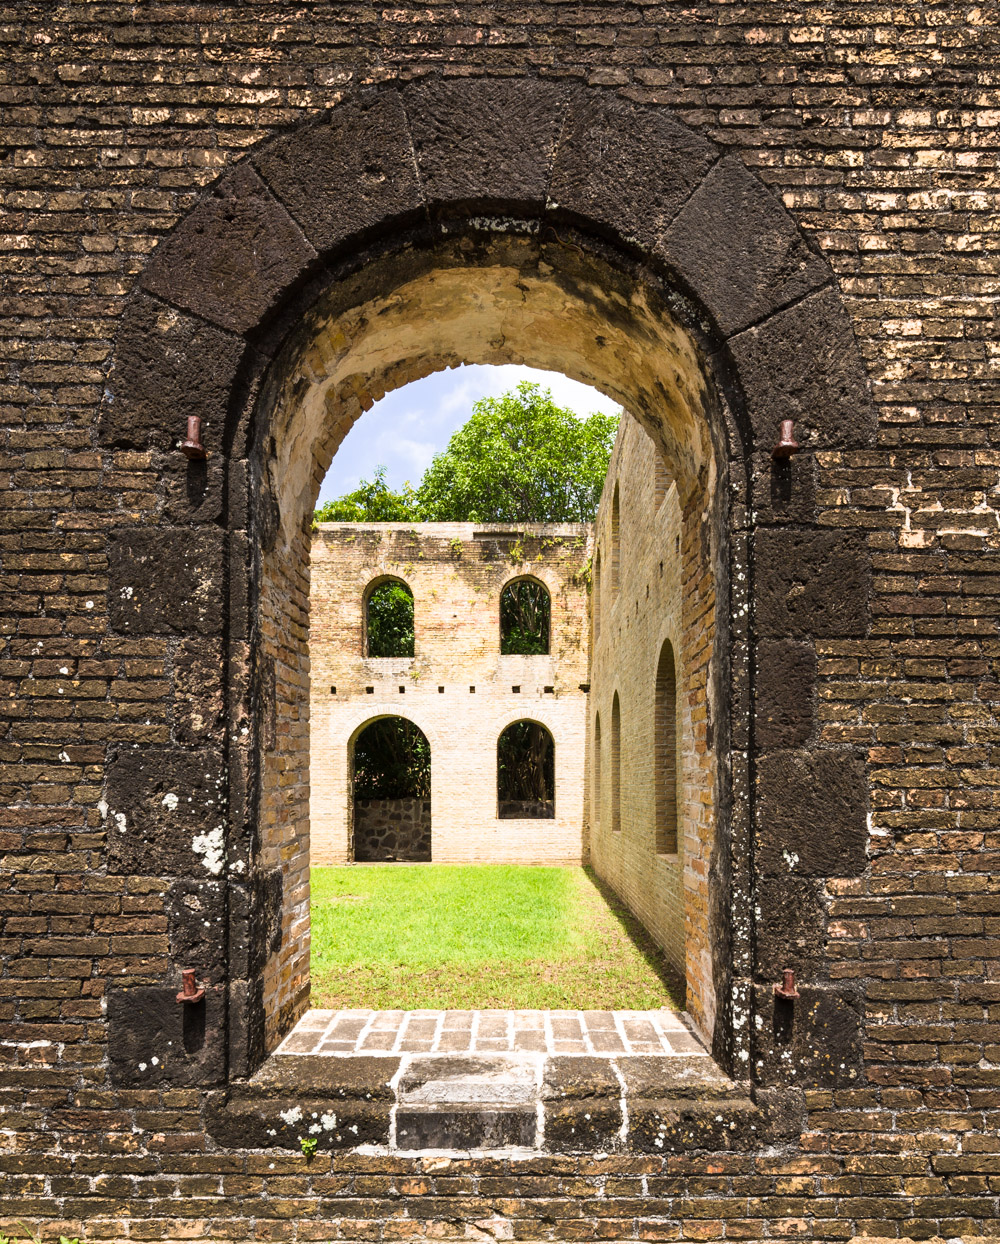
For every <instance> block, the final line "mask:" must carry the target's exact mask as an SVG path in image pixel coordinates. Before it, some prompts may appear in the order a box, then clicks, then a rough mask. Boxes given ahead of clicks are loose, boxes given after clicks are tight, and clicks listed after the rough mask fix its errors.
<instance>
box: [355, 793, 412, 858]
mask: <svg viewBox="0 0 1000 1244" xmlns="http://www.w3.org/2000/svg"><path fill="white" fill-rule="evenodd" d="M353 833H354V858H355V860H356V861H357V862H358V863H366V864H367V863H374V862H376V861H379V860H396V861H400V862H404V863H426V862H428V861H429V860H430V858H431V801H430V800H429V799H403V798H399V799H355V801H354V825H353Z"/></svg>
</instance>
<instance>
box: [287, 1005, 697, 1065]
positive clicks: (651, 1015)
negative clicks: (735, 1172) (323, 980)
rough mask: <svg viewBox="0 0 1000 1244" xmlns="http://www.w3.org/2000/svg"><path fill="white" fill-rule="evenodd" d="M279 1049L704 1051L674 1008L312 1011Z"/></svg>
mask: <svg viewBox="0 0 1000 1244" xmlns="http://www.w3.org/2000/svg"><path fill="white" fill-rule="evenodd" d="M277 1053H279V1054H328V1055H338V1054H340V1055H350V1054H501V1053H510V1054H550V1055H554V1054H605V1055H614V1054H658V1055H661V1056H662V1055H664V1054H675V1055H685V1056H688V1057H690V1056H691V1055H692V1054H702V1055H705V1056H706V1057H707V1051H706V1050H705V1048H704V1046H703V1045H702V1044H701V1043H700V1042H699V1041H698V1040H697V1038H696V1037H694V1036H693V1035H692V1034H691V1032H690V1031H689V1030H688V1028H687V1027H686V1026H685V1024H684V1022H683V1020H682V1019H681V1017H680V1016H679V1015H678V1014H677V1013H676V1012H674V1011H667V1010H662V1011H369V1010H345V1011H321V1010H314V1011H307V1012H306V1013H305V1015H303V1016H302V1018H301V1019H300V1020H299V1022H298V1023H297V1024H296V1025H295V1027H294V1028H293V1029H292V1031H291V1032H290V1033H289V1034H288V1036H287V1037H286V1038H285V1039H284V1041H283V1042H282V1043H281V1045H280V1046H279V1047H278V1050H277Z"/></svg>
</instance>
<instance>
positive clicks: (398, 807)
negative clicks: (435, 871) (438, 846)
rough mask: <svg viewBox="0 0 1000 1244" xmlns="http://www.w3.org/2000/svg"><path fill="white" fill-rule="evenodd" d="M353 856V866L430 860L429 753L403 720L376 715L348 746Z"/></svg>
mask: <svg viewBox="0 0 1000 1244" xmlns="http://www.w3.org/2000/svg"><path fill="white" fill-rule="evenodd" d="M351 796H352V812H353V815H352V831H353V832H352V848H353V849H352V856H353V858H354V860H355V861H356V862H357V863H374V862H376V861H382V862H386V861H395V862H407V863H417V862H421V861H427V860H430V858H431V749H430V744H429V743H428V741H427V736H426V735H425V734H424V732H423V731H422V730H421V729H420V728H419V727H418V726H415V725H414V724H413V722H412V721H408V720H407V718H405V717H379V718H377V719H376V720H375V721H372V722H370V723H369V724H368V725H366V726H363V727H362V728H361V730H360V731H359V732H358V733H357V735H356V736H355V738H354V740H353V745H352V747H351Z"/></svg>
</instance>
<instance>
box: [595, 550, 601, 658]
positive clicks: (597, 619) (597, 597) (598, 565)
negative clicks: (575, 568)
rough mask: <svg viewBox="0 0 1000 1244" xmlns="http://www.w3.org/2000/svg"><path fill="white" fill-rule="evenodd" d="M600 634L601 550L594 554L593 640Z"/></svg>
mask: <svg viewBox="0 0 1000 1244" xmlns="http://www.w3.org/2000/svg"><path fill="white" fill-rule="evenodd" d="M600 634H601V550H600V549H598V550H597V552H596V553H595V554H594V640H595V642H596V640H597V639H598V638H599V637H600Z"/></svg>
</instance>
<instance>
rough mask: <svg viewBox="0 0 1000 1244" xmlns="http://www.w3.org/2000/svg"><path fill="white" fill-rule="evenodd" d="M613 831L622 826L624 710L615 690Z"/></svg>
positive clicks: (612, 769) (612, 771)
mask: <svg viewBox="0 0 1000 1244" xmlns="http://www.w3.org/2000/svg"><path fill="white" fill-rule="evenodd" d="M610 760H611V832H612V833H613V834H619V833H621V828H622V710H621V702H620V701H619V699H618V692H617V691H616V692H615V695H614V699H613V700H612V701H611V756H610Z"/></svg>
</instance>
